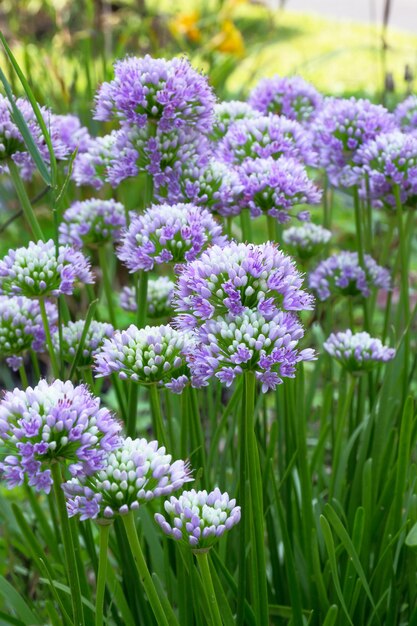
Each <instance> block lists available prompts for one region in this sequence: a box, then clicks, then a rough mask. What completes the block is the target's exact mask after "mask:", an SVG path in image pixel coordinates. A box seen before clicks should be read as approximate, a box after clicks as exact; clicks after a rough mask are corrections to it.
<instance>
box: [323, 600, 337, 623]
mask: <svg viewBox="0 0 417 626" xmlns="http://www.w3.org/2000/svg"><path fill="white" fill-rule="evenodd" d="M338 613H339V608H338V606H337V605H336V604H332V606H331V607H330V609H329V610H328V611H327V615H326V619H325V620H324V622H323V626H334V624H335V623H336V618H337V614H338Z"/></svg>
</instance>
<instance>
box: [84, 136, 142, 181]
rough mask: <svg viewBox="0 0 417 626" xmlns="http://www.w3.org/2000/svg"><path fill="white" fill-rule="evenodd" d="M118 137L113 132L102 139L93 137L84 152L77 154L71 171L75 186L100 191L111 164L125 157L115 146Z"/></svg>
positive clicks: (120, 149)
mask: <svg viewBox="0 0 417 626" xmlns="http://www.w3.org/2000/svg"><path fill="white" fill-rule="evenodd" d="M119 136H120V134H119V133H118V132H116V131H113V132H112V133H110V134H109V135H105V136H104V137H95V138H94V139H91V141H90V143H89V145H88V149H87V150H86V151H85V152H81V153H78V154H77V156H76V157H75V160H74V166H73V170H72V179H73V180H74V181H75V184H76V185H78V186H89V187H93V188H94V189H100V188H101V187H102V186H103V185H104V183H105V182H106V180H107V178H108V169H109V167H110V166H111V164H112V163H114V162H115V161H116V160H117V159H119V160H120V159H123V157H124V156H125V152H124V151H123V149H122V148H120V147H119V146H118V144H117V141H118V138H119ZM129 171H130V170H129ZM135 172H136V170H135Z"/></svg>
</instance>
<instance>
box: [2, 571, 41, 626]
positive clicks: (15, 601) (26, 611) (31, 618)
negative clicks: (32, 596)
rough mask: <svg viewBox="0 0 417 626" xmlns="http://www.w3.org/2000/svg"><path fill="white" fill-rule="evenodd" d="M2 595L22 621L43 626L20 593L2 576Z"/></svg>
mask: <svg viewBox="0 0 417 626" xmlns="http://www.w3.org/2000/svg"><path fill="white" fill-rule="evenodd" d="M0 595H2V596H3V598H4V601H5V602H6V603H7V604H8V605H9V606H10V607H11V608H12V609H13V611H15V613H16V614H17V615H18V616H19V617H20V618H21V619H22V621H23V622H24V624H28V625H29V624H30V625H31V626H32V624H39V626H41V625H42V621H41V620H40V619H39V617H37V615H35V613H33V612H32V610H31V609H30V608H29V606H28V605H27V604H26V602H25V600H24V599H23V598H22V596H21V595H20V593H19V592H18V591H16V589H15V588H14V587H13V586H12V585H11V584H10V583H9V582H7V580H6V579H5V578H4V577H3V576H0Z"/></svg>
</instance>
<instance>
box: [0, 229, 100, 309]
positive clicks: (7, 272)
mask: <svg viewBox="0 0 417 626" xmlns="http://www.w3.org/2000/svg"><path fill="white" fill-rule="evenodd" d="M77 282H80V283H92V282H94V281H93V276H92V274H91V271H90V266H89V263H88V261H87V259H86V258H85V256H84V255H83V254H82V253H81V252H79V251H78V250H75V248H71V247H70V246H59V249H58V255H57V253H56V248H55V243H54V241H53V240H52V239H50V240H49V241H47V242H43V241H38V242H37V243H34V242H33V241H31V242H30V243H29V246H28V247H27V248H17V249H16V250H9V253H8V254H7V255H6V256H5V257H4V258H3V259H2V260H0V293H1V294H5V295H23V296H26V297H27V298H39V297H45V296H46V297H49V296H59V295H60V294H66V295H71V294H72V293H73V291H74V288H75V285H76V283H77Z"/></svg>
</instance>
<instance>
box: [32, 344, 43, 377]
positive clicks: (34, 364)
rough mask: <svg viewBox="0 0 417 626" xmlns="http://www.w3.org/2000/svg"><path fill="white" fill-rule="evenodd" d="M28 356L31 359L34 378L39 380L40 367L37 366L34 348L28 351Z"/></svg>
mask: <svg viewBox="0 0 417 626" xmlns="http://www.w3.org/2000/svg"><path fill="white" fill-rule="evenodd" d="M30 358H31V361H32V367H33V371H34V372H35V378H36V380H40V378H41V370H40V367H39V361H38V355H37V354H36V352H34V350H31V351H30Z"/></svg>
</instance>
